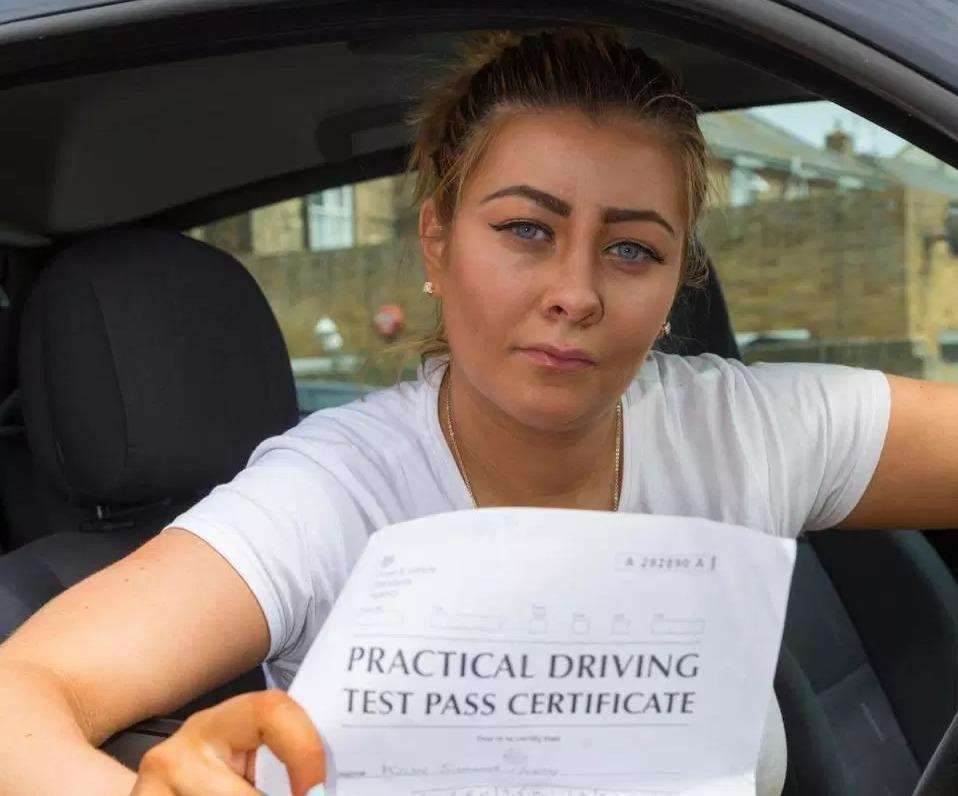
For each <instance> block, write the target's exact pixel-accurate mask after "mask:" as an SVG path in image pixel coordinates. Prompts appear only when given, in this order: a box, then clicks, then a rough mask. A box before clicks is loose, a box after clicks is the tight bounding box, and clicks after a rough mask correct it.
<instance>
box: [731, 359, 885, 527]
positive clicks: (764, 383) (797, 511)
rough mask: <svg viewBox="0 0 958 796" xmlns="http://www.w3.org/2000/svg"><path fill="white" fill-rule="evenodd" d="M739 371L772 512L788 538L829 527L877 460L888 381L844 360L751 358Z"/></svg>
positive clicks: (857, 495)
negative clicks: (753, 415)
mask: <svg viewBox="0 0 958 796" xmlns="http://www.w3.org/2000/svg"><path fill="white" fill-rule="evenodd" d="M746 370H747V371H748V372H749V374H750V376H749V377H750V380H751V382H752V384H751V387H752V393H753V396H754V399H755V407H756V409H757V411H758V413H759V415H760V417H759V424H760V426H761V427H762V429H763V437H764V445H765V449H766V462H767V466H768V473H769V476H768V477H769V490H770V492H769V500H770V504H771V510H772V516H773V518H774V519H775V520H776V522H777V524H778V525H779V528H780V529H781V530H782V533H783V535H790V536H794V535H796V534H797V533H798V531H799V530H808V531H811V530H821V529H825V528H831V527H833V526H835V525H837V524H838V523H839V522H841V521H842V520H843V519H845V518H846V517H847V516H848V515H849V514H850V513H851V511H852V510H853V509H854V508H855V506H857V505H858V502H859V500H861V497H862V495H863V494H864V492H865V489H866V488H867V487H868V484H869V483H870V482H871V478H872V475H873V474H874V472H875V468H876V467H877V465H878V459H879V457H880V456H881V452H882V448H883V446H884V443H885V434H886V432H887V430H888V421H889V416H890V409H891V396H890V388H889V385H888V379H887V378H886V377H885V375H884V374H883V373H882V372H880V371H877V370H865V369H862V368H853V367H847V366H844V365H827V364H806V363H801V364H798V363H790V364H766V363H759V364H756V365H752V366H751V367H749V368H747V369H746Z"/></svg>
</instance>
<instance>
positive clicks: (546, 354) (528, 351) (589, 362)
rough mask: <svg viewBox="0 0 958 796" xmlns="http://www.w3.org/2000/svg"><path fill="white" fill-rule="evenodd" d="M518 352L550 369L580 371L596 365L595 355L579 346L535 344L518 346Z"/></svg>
mask: <svg viewBox="0 0 958 796" xmlns="http://www.w3.org/2000/svg"><path fill="white" fill-rule="evenodd" d="M519 352H520V353H521V354H523V355H524V356H526V357H527V358H529V359H531V360H532V361H533V362H535V363H536V364H538V365H540V366H542V367H546V368H551V369H552V370H560V371H580V370H588V369H589V368H593V367H595V365H596V359H595V357H593V356H592V355H591V354H589V352H588V351H585V350H583V349H581V348H561V347H558V346H551V345H537V346H529V347H527V348H520V349H519Z"/></svg>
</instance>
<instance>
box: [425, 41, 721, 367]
mask: <svg viewBox="0 0 958 796" xmlns="http://www.w3.org/2000/svg"><path fill="white" fill-rule="evenodd" d="M526 109H529V110H542V109H546V110H549V109H575V110H580V111H582V112H583V113H585V114H587V115H588V116H589V117H591V118H594V119H598V118H600V117H602V116H606V115H610V114H615V115H620V116H624V117H627V118H631V119H637V120H640V121H642V122H644V123H649V124H652V125H655V126H656V127H658V128H660V129H661V130H662V132H663V134H664V136H665V138H666V140H667V141H668V142H669V143H670V144H671V145H672V146H674V147H675V148H676V151H677V152H678V153H679V155H680V156H681V159H682V162H683V165H684V167H685V177H686V179H685V186H684V188H685V191H684V201H685V211H686V221H687V224H686V229H685V246H684V252H685V256H684V260H683V263H682V276H681V279H680V285H682V284H686V285H689V284H690V285H700V284H702V282H703V281H704V278H705V265H704V262H703V260H702V258H701V256H700V253H699V248H698V246H697V245H696V244H695V242H694V230H695V225H696V222H697V220H698V217H699V214H700V213H701V211H702V207H703V206H704V204H705V197H706V194H707V192H708V156H707V153H706V144H705V139H704V137H703V136H702V131H701V130H700V128H699V125H698V119H697V115H698V110H697V108H696V107H695V106H694V105H693V104H692V103H691V102H690V101H689V100H688V99H687V98H686V96H685V95H684V93H683V91H682V89H681V86H680V84H679V81H678V78H677V76H676V75H675V74H674V73H672V72H671V71H669V70H668V69H666V68H665V67H664V66H663V65H662V64H661V63H659V62H658V61H656V60H655V59H654V58H651V57H650V56H648V55H646V54H645V53H644V52H642V51H641V50H639V49H630V48H628V47H626V46H625V45H624V44H623V43H622V42H621V41H619V39H618V36H617V34H616V33H615V31H613V30H611V29H607V28H598V27H585V28H583V27H576V28H559V29H556V30H548V31H539V32H536V33H531V34H525V35H522V34H519V33H514V32H510V31H498V32H493V33H484V34H480V35H478V36H476V37H474V38H472V39H470V40H469V41H467V42H466V43H465V44H464V46H463V48H462V58H461V60H460V61H459V63H457V64H456V65H455V66H454V67H452V69H451V70H450V71H449V72H448V74H446V75H444V76H443V78H442V80H441V82H439V83H438V84H437V85H436V86H433V87H432V88H431V89H430V90H429V91H428V92H427V93H426V96H425V99H424V100H423V101H422V103H421V104H420V106H419V108H418V111H417V113H416V114H415V115H414V117H413V119H412V121H413V123H414V124H416V125H417V127H418V136H417V138H416V144H415V146H414V148H413V151H412V154H411V157H410V161H409V169H410V171H415V172H417V174H418V176H417V182H416V199H417V201H421V200H422V199H423V198H424V197H426V196H432V197H433V198H434V199H435V202H436V212H437V216H438V220H439V222H440V224H442V225H443V226H447V225H448V224H450V223H451V221H452V218H453V215H454V213H455V209H456V207H457V205H458V203H459V197H460V195H461V194H462V189H463V186H464V185H465V183H466V181H467V180H468V179H469V176H470V175H471V174H472V173H473V172H474V170H475V168H476V166H477V165H478V163H479V162H480V161H481V159H482V156H483V154H484V152H485V151H486V150H487V149H488V147H489V144H490V142H491V140H492V138H493V136H494V134H495V131H496V128H497V125H496V123H495V122H496V121H497V120H498V119H501V118H502V117H503V115H504V113H505V112H508V111H510V110H526ZM416 344H417V347H418V350H419V354H420V358H421V360H422V361H423V362H425V361H426V359H428V358H429V357H432V356H437V355H443V354H447V353H448V350H449V349H448V342H447V341H446V338H445V332H444V330H443V326H442V317H441V310H440V312H439V316H438V318H437V322H436V328H435V329H434V331H433V332H432V333H431V334H429V335H427V336H425V337H424V338H421V339H420V340H418V341H416Z"/></svg>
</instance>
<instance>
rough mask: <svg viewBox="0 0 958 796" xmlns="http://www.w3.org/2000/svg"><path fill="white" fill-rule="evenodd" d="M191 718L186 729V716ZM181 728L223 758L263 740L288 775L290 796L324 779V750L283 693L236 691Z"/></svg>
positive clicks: (298, 709)
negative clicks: (230, 696) (208, 744)
mask: <svg viewBox="0 0 958 796" xmlns="http://www.w3.org/2000/svg"><path fill="white" fill-rule="evenodd" d="M194 718H195V719H196V720H197V721H196V722H195V723H194V726H193V727H189V728H188V726H187V725H188V724H189V723H190V721H192V719H194ZM190 721H188V722H187V724H184V725H183V727H182V728H181V732H183V731H186V732H188V733H189V734H191V735H192V734H193V733H197V734H198V735H199V737H200V738H201V739H208V740H207V742H208V743H211V744H212V745H214V746H215V747H216V750H217V753H218V754H219V755H220V756H221V757H223V758H224V759H227V758H228V756H229V754H230V752H231V751H233V750H237V749H256V748H257V747H258V746H260V745H261V744H264V743H265V744H266V746H268V747H269V748H270V750H271V751H272V752H273V754H275V755H276V757H277V758H278V759H279V760H281V761H282V762H283V764H284V765H285V766H286V770H287V772H288V773H289V780H290V786H291V788H292V791H293V796H303V794H305V793H306V791H308V790H309V789H310V788H311V787H313V786H314V785H317V784H319V783H320V782H324V781H325V779H326V754H325V751H324V749H323V743H322V740H321V739H320V736H319V732H318V731H317V729H316V727H315V725H314V724H313V722H312V721H311V720H310V718H309V716H308V715H307V713H306V711H305V710H303V708H302V707H301V706H300V705H299V704H298V703H297V702H296V701H295V700H294V699H293V698H292V697H290V696H289V694H287V693H286V692H285V691H281V690H279V689H271V690H268V691H257V692H255V693H252V694H241V695H240V696H238V697H233V698H232V699H228V700H226V701H225V702H223V703H221V704H219V705H217V706H216V707H215V708H211V709H209V710H208V711H200V713H198V714H195V715H194V716H193V717H191V719H190Z"/></svg>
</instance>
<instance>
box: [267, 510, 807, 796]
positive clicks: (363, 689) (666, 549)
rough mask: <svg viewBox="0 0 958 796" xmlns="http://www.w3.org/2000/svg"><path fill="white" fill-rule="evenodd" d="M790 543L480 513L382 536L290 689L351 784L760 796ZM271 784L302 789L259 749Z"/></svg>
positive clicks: (352, 795) (455, 794)
mask: <svg viewBox="0 0 958 796" xmlns="http://www.w3.org/2000/svg"><path fill="white" fill-rule="evenodd" d="M794 561H795V543H794V542H793V541H791V540H786V539H779V538H776V537H772V536H768V535H765V534H761V533H758V532H756V531H752V530H748V529H746V528H741V527H738V526H733V525H726V524H722V523H716V522H711V521H708V520H703V519H694V518H685V517H662V516H649V515H636V514H615V513H611V512H593V511H572V510H558V509H482V510H479V511H463V512H454V513H450V514H439V515H433V516H431V517H426V518H423V519H419V520H414V521H411V522H405V523H401V524H398V525H393V526H390V527H387V528H384V529H382V530H380V531H378V532H377V533H375V534H373V536H372V537H371V538H370V540H369V544H368V546H367V547H366V549H365V551H364V552H363V555H362V556H361V558H360V560H359V562H358V563H357V565H356V567H355V569H354V570H353V572H352V574H351V576H350V578H349V580H348V582H347V584H346V586H345V589H344V590H343V592H342V594H341V595H340V597H339V599H338V600H337V602H336V604H335V606H334V607H333V610H332V612H331V613H330V616H329V618H328V619H327V621H326V623H325V624H324V626H323V628H322V630H321V632H320V634H319V635H318V636H317V638H316V640H315V642H314V643H313V645H312V647H311V648H310V649H309V652H308V653H307V654H306V657H305V659H304V660H303V663H302V665H301V667H300V669H299V671H298V672H297V675H296V677H295V679H294V680H293V683H292V685H291V686H290V689H289V693H290V695H291V696H292V697H293V698H294V699H296V700H297V702H299V704H301V705H302V706H303V707H304V708H305V709H306V710H307V712H308V713H309V715H310V717H311V718H312V720H313V722H314V723H315V724H316V726H317V728H318V729H319V730H320V732H321V734H322V736H323V739H324V743H325V744H326V749H327V759H328V771H329V773H328V780H327V784H326V792H327V793H329V794H335V795H336V796H386V795H387V794H389V796H396V794H409V795H410V796H412V794H416V796H540V795H541V794H548V796H625V795H626V794H678V793H693V792H694V793H724V794H754V792H755V769H756V764H757V762H758V755H759V745H760V741H761V734H762V728H763V724H764V720H765V717H766V710H767V708H768V705H769V700H770V699H771V698H772V678H773V675H774V671H775V665H776V661H777V658H778V649H779V645H780V643H781V636H782V628H783V625H784V620H785V606H786V601H787V597H788V588H789V582H790V580H791V573H792V568H793V565H794ZM256 787H257V788H258V789H260V790H261V791H263V792H264V793H266V794H269V796H287V794H289V793H290V790H289V783H288V779H287V776H286V771H285V768H284V767H283V766H282V764H281V763H279V761H278V760H277V759H276V758H275V757H274V756H273V755H272V753H271V752H270V751H269V750H268V749H266V748H265V747H264V748H262V749H261V750H260V751H259V753H258V754H257V768H256Z"/></svg>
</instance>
